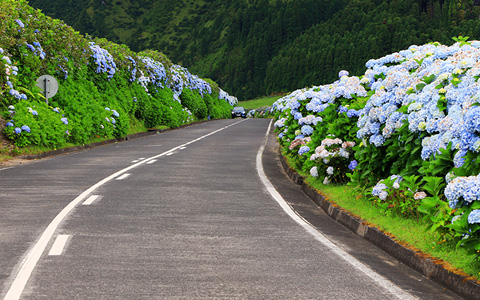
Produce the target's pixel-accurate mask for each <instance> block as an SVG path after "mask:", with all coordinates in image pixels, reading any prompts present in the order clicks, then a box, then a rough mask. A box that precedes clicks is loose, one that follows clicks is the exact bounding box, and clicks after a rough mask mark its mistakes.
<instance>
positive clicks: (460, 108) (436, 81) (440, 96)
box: [357, 41, 480, 167]
mask: <svg viewBox="0 0 480 300" xmlns="http://www.w3.org/2000/svg"><path fill="white" fill-rule="evenodd" d="M479 57H480V42H478V41H474V42H471V43H467V44H465V45H461V44H460V43H456V44H454V45H452V46H444V45H440V44H438V43H436V44H427V45H423V46H415V45H413V46H411V47H409V48H408V49H407V50H404V51H400V52H398V53H394V54H391V55H387V56H385V57H382V58H380V59H377V60H370V61H368V62H367V64H366V66H367V67H368V68H369V70H367V72H366V73H365V77H367V78H368V79H369V80H370V82H371V84H370V86H371V88H372V90H374V91H375V94H374V95H373V96H372V97H371V98H370V99H369V100H368V102H367V104H366V106H365V108H364V111H363V112H362V114H361V115H360V118H359V120H358V124H357V125H358V127H359V130H358V132H357V137H358V138H360V139H369V141H370V142H371V143H372V144H374V145H375V146H382V145H383V143H384V141H385V139H388V138H389V137H390V136H391V135H392V133H393V132H394V131H395V130H396V129H398V128H399V127H401V126H402V125H403V122H404V121H407V122H408V129H409V131H410V132H412V133H417V134H420V133H422V132H425V133H427V137H426V138H425V139H424V140H423V141H422V159H424V160H426V159H429V158H430V157H431V156H432V155H435V154H436V153H437V152H438V151H439V149H441V148H446V147H447V145H448V144H449V143H450V142H452V143H453V147H454V148H456V149H460V153H459V154H458V156H459V157H458V158H457V160H456V166H457V167H459V166H461V165H462V160H461V159H460V158H461V157H463V156H465V154H466V152H467V151H474V152H478V151H479V149H480V138H479V136H478V133H479V132H480V127H479V126H478V125H479V124H480V122H479V120H480V109H479V108H478V106H472V105H473V104H475V103H478V102H479V99H480V82H478V79H477V78H478V77H477V76H478V75H480V61H479ZM412 71H414V72H413V73H411V72H412ZM439 103H444V106H445V107H442V105H441V104H439ZM402 106H405V107H407V108H408V109H407V112H406V113H403V112H399V111H398V109H399V108H401V107H402Z"/></svg>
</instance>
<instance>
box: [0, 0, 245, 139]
mask: <svg viewBox="0 0 480 300" xmlns="http://www.w3.org/2000/svg"><path fill="white" fill-rule="evenodd" d="M1 2H2V4H1V6H0V97H1V99H0V114H1V117H2V118H3V120H4V122H0V124H2V125H3V124H6V125H5V126H4V128H3V129H2V131H3V133H4V134H5V135H6V136H7V137H8V138H9V139H11V140H13V141H14V143H15V145H16V146H18V147H23V146H27V145H30V144H33V145H44V146H48V147H52V148H55V147H59V146H61V145H63V144H65V143H67V142H70V143H76V144H83V143H86V142H87V141H89V140H91V139H93V138H96V137H102V138H112V137H120V136H124V135H126V134H127V133H128V130H129V127H130V125H131V124H132V123H137V120H140V121H141V122H143V124H144V125H145V127H147V128H150V127H155V126H158V125H167V126H170V127H177V126H180V125H182V124H184V123H188V122H192V121H195V120H199V119H206V118H226V117H229V115H230V110H231V107H232V106H233V105H235V104H236V103H237V99H236V98H235V97H233V96H230V95H228V94H227V93H225V92H224V91H223V90H221V89H219V88H218V86H217V85H216V84H215V83H213V82H211V81H209V80H204V79H201V78H199V77H198V76H196V75H193V74H191V73H190V72H189V71H188V70H187V69H186V68H183V67H181V66H178V65H174V64H173V63H171V62H170V61H169V60H168V58H167V57H165V55H163V54H162V53H160V52H157V51H151V50H149V51H143V52H141V53H135V52H133V51H130V50H129V49H128V47H127V46H125V45H118V44H115V43H112V42H109V41H107V40H105V39H93V38H91V37H88V36H87V37H84V36H82V35H80V34H79V33H78V32H75V31H74V30H73V29H72V28H71V27H69V26H67V25H65V24H64V23H63V22H62V21H60V20H55V19H51V18H49V17H47V16H45V15H44V14H42V13H41V12H40V11H39V10H34V9H33V8H31V7H30V6H28V4H27V1H25V0H20V1H13V0H2V1H1ZM43 74H49V75H53V76H55V77H56V78H57V80H58V81H59V86H60V87H59V91H58V93H57V95H55V96H54V97H53V98H51V99H48V100H49V101H48V103H49V105H47V104H46V103H45V102H46V101H45V98H44V96H43V95H42V93H41V90H40V89H39V88H38V87H37V86H36V79H37V78H38V77H39V76H40V75H43ZM0 121H1V120H0Z"/></svg>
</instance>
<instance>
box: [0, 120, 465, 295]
mask: <svg viewBox="0 0 480 300" xmlns="http://www.w3.org/2000/svg"><path fill="white" fill-rule="evenodd" d="M269 122H270V120H266V119H247V120H238V119H237V120H217V121H212V122H208V123H203V124H199V125H195V126H191V127H187V128H183V129H179V130H173V131H168V132H165V133H162V134H156V135H153V136H149V137H145V138H139V139H135V140H129V141H127V142H121V143H117V144H112V145H107V146H101V147H97V148H94V149H91V150H87V151H79V152H75V153H71V154H68V155H60V156H55V157H51V158H47V159H41V160H38V161H34V162H31V163H29V164H26V165H19V166H15V167H12V168H4V169H0V288H1V290H0V291H1V293H0V296H1V297H2V298H4V299H397V298H398V299H415V298H418V299H459V297H458V296H456V295H454V294H452V293H450V292H449V291H447V290H445V289H444V288H443V287H441V286H439V285H437V284H435V283H433V282H431V281H429V280H428V279H426V278H424V277H422V276H421V275H419V274H418V273H416V272H414V271H412V270H410V269H409V268H407V267H405V266H403V265H402V264H400V263H398V262H397V261H395V260H394V259H392V258H390V257H389V256H388V255H386V254H385V253H383V252H382V251H380V250H378V249H377V248H375V247H374V246H372V245H370V244H369V243H368V242H365V241H364V240H363V239H361V238H359V237H357V236H355V235H354V234H352V233H350V232H349V231H348V230H346V229H345V228H344V227H342V226H341V225H339V224H337V223H336V222H335V221H333V220H332V219H330V218H329V217H328V216H326V215H325V214H323V212H322V211H321V210H319V209H317V208H316V207H315V205H314V204H313V203H312V202H311V201H310V200H309V199H308V198H307V197H306V196H305V195H304V194H303V192H301V191H300V190H299V187H298V186H296V185H295V184H293V183H292V182H291V181H289V179H288V178H287V177H286V175H285V174H284V173H283V172H282V169H281V166H280V163H279V161H278V157H277V150H278V148H277V145H276V141H275V140H274V135H273V134H271V133H270V134H269V135H268V139H267V140H268V143H267V144H266V148H265V150H264V152H263V155H262V152H259V151H261V150H262V149H263V148H262V146H263V145H264V144H265V141H266V132H267V128H268V126H269ZM263 172H264V173H265V175H266V176H265V177H264V176H263ZM269 184H271V186H269ZM276 191H278V193H279V194H278V195H276V194H275V193H276ZM277 201H278V202H277ZM282 201H283V202H282ZM285 201H286V202H285ZM282 203H283V204H282ZM286 203H288V204H289V205H287V204H286ZM279 204H280V205H279ZM282 205H283V207H282ZM290 207H293V208H294V209H295V210H296V211H297V212H300V213H301V214H302V215H303V216H304V217H305V219H307V220H308V222H309V223H311V224H312V225H313V226H315V228H317V229H318V230H319V231H317V230H316V229H313V228H314V227H311V226H309V225H308V224H307V223H305V222H304V221H303V219H301V218H299V217H298V216H297V215H296V214H295V213H293V214H292V212H291V211H289V209H290ZM292 216H293V219H292ZM302 222H303V223H302ZM306 224H307V225H306Z"/></svg>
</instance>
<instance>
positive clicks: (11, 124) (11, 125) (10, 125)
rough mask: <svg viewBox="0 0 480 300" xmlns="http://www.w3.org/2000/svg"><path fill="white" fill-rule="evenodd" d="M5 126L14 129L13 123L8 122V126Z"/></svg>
mask: <svg viewBox="0 0 480 300" xmlns="http://www.w3.org/2000/svg"><path fill="white" fill-rule="evenodd" d="M5 125H7V126H8V127H13V123H12V122H7V124H5Z"/></svg>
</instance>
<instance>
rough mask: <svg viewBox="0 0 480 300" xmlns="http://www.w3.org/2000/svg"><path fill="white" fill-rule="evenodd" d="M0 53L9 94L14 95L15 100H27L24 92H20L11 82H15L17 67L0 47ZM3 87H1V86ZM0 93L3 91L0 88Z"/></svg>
mask: <svg viewBox="0 0 480 300" xmlns="http://www.w3.org/2000/svg"><path fill="white" fill-rule="evenodd" d="M0 55H2V59H1V60H0V62H1V63H3V64H4V68H5V75H6V80H7V81H6V85H7V86H8V88H9V92H8V93H9V94H10V95H12V96H14V97H15V98H16V99H17V100H27V95H25V94H24V93H20V92H19V91H17V90H16V89H15V88H14V85H13V82H15V80H14V79H15V76H17V74H18V67H17V66H15V65H14V64H13V63H12V61H11V60H10V57H9V56H8V55H7V54H6V53H5V51H4V50H3V49H2V48H0ZM2 88H3V87H2ZM0 91H1V92H2V93H3V91H2V90H0Z"/></svg>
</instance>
